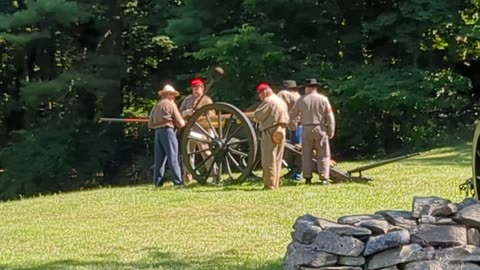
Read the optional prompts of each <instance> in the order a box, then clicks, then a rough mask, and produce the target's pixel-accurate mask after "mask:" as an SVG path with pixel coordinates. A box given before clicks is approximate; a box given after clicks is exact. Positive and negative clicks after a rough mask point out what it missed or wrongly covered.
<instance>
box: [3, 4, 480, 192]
mask: <svg viewBox="0 0 480 270" xmlns="http://www.w3.org/2000/svg"><path fill="white" fill-rule="evenodd" d="M4 6H7V7H9V8H10V9H9V10H8V12H11V11H16V12H14V13H12V14H5V13H2V14H1V15H0V145H2V146H3V145H6V144H9V145H10V146H9V147H8V149H17V148H18V149H23V148H28V145H29V144H33V143H34V142H36V140H44V139H45V140H47V138H48V137H47V135H45V134H43V133H47V130H46V129H41V128H39V127H41V126H42V127H43V126H44V123H45V121H49V123H50V124H49V128H50V130H51V131H57V130H60V131H61V132H60V133H61V134H59V135H53V134H52V135H50V136H51V137H50V139H52V140H54V141H56V142H58V143H57V144H55V149H60V150H55V152H54V153H55V154H52V156H51V157H50V156H48V158H47V159H58V160H60V161H61V162H60V163H59V164H60V165H61V166H60V165H58V166H60V167H61V168H62V170H64V171H65V172H62V171H61V174H63V175H67V174H68V173H66V172H71V171H72V170H76V171H78V170H80V169H78V168H77V167H76V166H75V164H73V162H70V161H68V162H67V161H66V160H69V158H67V157H65V155H70V154H71V152H72V151H73V150H70V148H69V147H70V144H71V142H70V141H69V140H68V139H66V138H68V137H69V136H71V134H72V133H71V132H73V131H71V130H72V129H73V128H72V127H71V126H68V125H65V123H64V121H66V120H67V119H69V121H72V122H73V123H77V121H85V120H89V121H94V120H95V119H96V118H97V117H99V116H107V117H118V116H127V115H132V116H138V117H142V116H146V112H148V110H150V108H151V105H152V103H153V102H154V100H155V98H156V91H157V90H158V88H159V87H162V86H163V85H164V84H165V83H167V82H168V83H173V84H174V85H175V86H176V87H177V88H178V89H182V90H184V89H188V87H187V85H188V79H190V78H191V77H192V76H197V75H208V74H210V73H211V70H212V67H213V66H216V65H220V66H222V67H223V68H224V69H225V75H224V76H223V78H222V80H221V81H219V82H218V83H217V84H216V86H215V87H214V88H213V89H211V90H209V95H211V96H213V98H214V100H218V101H226V102H230V103H232V104H234V105H235V106H238V107H240V108H241V109H244V108H246V107H250V106H251V105H253V104H254V103H255V102H256V100H255V96H254V95H253V94H252V93H254V89H255V85H256V84H257V83H258V82H260V81H268V82H270V83H271V84H272V85H273V86H274V88H277V86H278V85H279V84H280V82H281V81H282V80H284V79H290V78H292V79H297V80H298V81H302V80H303V79H305V78H310V77H315V78H318V79H320V80H322V81H324V82H326V83H327V84H328V86H329V88H328V89H326V91H327V94H328V95H329V97H330V98H331V100H332V103H333V105H334V107H335V108H336V109H337V123H338V127H339V128H338V130H337V138H336V139H335V141H334V146H335V151H334V152H335V153H336V154H345V155H346V156H357V155H377V154H380V155H383V154H389V153H391V152H395V151H399V149H402V151H408V150H410V149H413V148H419V147H426V146H428V145H432V144H435V143H436V142H437V141H440V140H441V139H442V138H445V137H449V136H450V135H451V133H452V132H453V130H464V127H466V126H468V125H469V124H471V122H472V121H473V118H474V115H475V113H477V111H476V110H478V108H476V107H475V106H474V105H475V104H474V101H475V100H474V97H475V95H474V94H472V92H471V91H469V88H470V87H471V86H470V85H468V84H467V83H466V81H465V80H463V79H460V78H458V77H457V76H455V75H453V74H452V73H451V71H450V67H453V66H454V64H455V63H456V62H457V61H458V60H459V59H462V58H467V57H468V58H470V57H471V58H477V57H478V56H479V55H480V45H479V44H480V31H479V27H478V21H479V18H480V4H479V2H478V1H477V0H461V1H448V0H439V1H428V0H405V1H399V0H392V1H353V2H352V1H350V2H349V1H311V0H294V1H287V0H256V1H253V0H232V1H220V0H202V1H197V0H185V1H178V0H172V1H150V0H149V1H136V0H120V1H106V0H100V1H93V0H85V1H78V0H37V1H33V0H31V1H8V0H7V1H1V0H0V7H4ZM12 7H13V9H12ZM5 10H6V9H5ZM2 11H3V10H2ZM207 77H209V76H207ZM208 79H209V80H210V79H211V78H208ZM187 91H188V90H186V91H183V92H184V93H182V94H185V92H187ZM72 125H74V126H75V127H77V124H72ZM78 125H79V124H78ZM97 128H98V127H97V126H95V125H92V126H88V125H87V126H82V129H85V134H83V136H85V138H83V139H82V141H83V140H85V141H87V142H88V141H94V140H95V139H96V137H95V136H97V134H99V133H101V131H100V130H98V129H97ZM102 128H104V129H105V134H104V135H102V136H104V137H105V138H108V139H105V140H107V141H111V142H115V143H116V144H115V145H114V146H112V147H111V148H108V149H109V151H110V150H111V151H112V153H115V154H113V157H114V158H112V159H111V160H109V161H110V162H109V164H107V165H106V166H105V167H104V168H103V170H101V171H103V172H105V175H109V177H110V178H111V179H115V173H116V174H122V173H123V172H122V171H121V170H116V171H115V170H114V169H115V168H114V167H115V166H117V168H119V167H126V168H129V167H130V165H131V164H132V163H135V160H140V159H141V158H138V157H139V156H140V157H142V156H147V154H149V153H148V151H150V150H151V149H150V150H146V149H147V148H146V147H145V146H146V145H147V146H148V145H151V133H150V131H149V130H148V129H147V128H146V127H145V126H143V127H138V126H135V125H120V124H118V125H117V124H116V125H113V124H111V125H103V126H102ZM19 131H20V132H21V133H22V134H24V135H22V136H21V137H20V138H16V136H17V132H19ZM102 132H103V131H102ZM102 134H103V133H102ZM28 136H30V137H28ZM56 136H58V138H57V137H56ZM29 138H30V139H29ZM32 138H33V139H32ZM39 138H40V139H39ZM102 138H103V137H102ZM19 140H20V141H19ZM62 145H63V146H62ZM92 145H93V144H92ZM22 147H23V148H22ZM36 147H37V148H36ZM38 147H40V146H35V147H32V149H31V150H32V151H34V150H35V149H36V150H35V151H38V152H39V153H40V152H41V151H43V150H44V149H43V148H38ZM62 147H64V148H65V149H63V148H62ZM85 148H89V147H88V146H85ZM27 150H28V149H27ZM8 151H10V152H9V153H10V154H12V155H13V158H12V160H19V161H21V162H24V163H28V164H30V163H34V162H35V161H36V160H35V155H34V154H30V155H29V157H30V158H29V159H28V160H27V159H22V157H17V156H16V155H22V151H20V150H19V151H17V152H15V151H13V150H8ZM27 152H28V151H27ZM89 155H90V154H89ZM91 155H92V156H96V155H97V154H96V152H92V153H91ZM98 155H99V156H101V154H98ZM39 156H41V155H40V154H39ZM82 159H83V158H82ZM147 159H148V158H147ZM94 160H95V157H94ZM94 163H95V164H98V163H102V162H94ZM137 163H138V162H137ZM140 163H142V164H148V161H147V162H140ZM62 164H63V165H62ZM1 166H2V168H4V167H6V166H7V165H6V164H1ZM8 166H12V167H13V168H16V169H14V170H10V168H6V169H8V171H11V172H10V173H11V174H12V173H13V172H15V171H18V168H19V167H20V166H16V165H14V164H10V163H8ZM52 166H53V165H52ZM58 166H57V167H58ZM85 166H86V167H91V166H90V165H88V166H87V165H85ZM92 166H93V165H92ZM82 167H84V166H82ZM93 167H98V166H96V165H95V166H93ZM142 167H148V166H146V165H145V166H144V165H142ZM47 168H49V167H47ZM49 170H50V169H49ZM29 177H30V180H28V181H30V182H34V179H38V178H35V177H36V176H35V175H34V174H30V175H28V177H27V175H26V174H25V175H23V176H22V179H23V180H25V181H24V182H25V183H26V182H28V181H27V178H29ZM48 177H50V176H47V178H48ZM59 178H60V176H59V177H58V179H59ZM80 178H81V177H79V178H77V179H78V180H79V181H83V180H85V179H89V178H90V176H87V177H86V178H85V179H80ZM6 179H7V178H3V181H7V180H6ZM48 179H50V180H51V178H48ZM48 179H47V180H46V181H50V180H48ZM66 179H67V180H65V181H66V182H65V185H62V186H57V187H54V188H52V189H50V188H49V187H47V188H46V189H43V186H44V185H37V186H36V188H35V189H36V190H37V191H41V190H53V189H55V188H62V189H67V188H68V185H69V184H68V183H69V182H68V181H69V179H70V178H68V177H67V178H66ZM23 180H22V181H23ZM8 181H13V180H12V179H10V180H8ZM35 181H40V180H35ZM5 183H6V182H5ZM75 185H76V184H72V185H71V186H72V187H73V186H75ZM13 186H15V185H13ZM15 190H19V191H20V192H21V193H26V192H24V191H21V189H16V188H15Z"/></svg>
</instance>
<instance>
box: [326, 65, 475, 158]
mask: <svg viewBox="0 0 480 270" xmlns="http://www.w3.org/2000/svg"><path fill="white" fill-rule="evenodd" d="M329 83H330V87H331V89H332V90H331V92H329V93H328V94H329V96H331V99H332V103H333V106H334V107H335V108H336V111H337V113H336V114H337V118H338V120H337V121H338V131H337V134H338V138H337V141H338V142H339V143H338V145H337V148H338V149H342V150H340V151H341V152H342V151H343V152H348V151H349V150H350V151H351V152H353V153H356V154H357V155H358V154H361V153H377V154H383V155H384V154H385V153H391V152H394V151H399V150H401V149H402V148H405V147H413V146H416V147H425V146H428V145H432V144H434V143H435V141H436V139H438V138H443V137H444V135H445V134H448V133H449V132H450V131H451V130H455V129H457V128H463V126H462V123H465V122H466V123H471V122H472V121H473V116H470V117H469V118H468V120H467V119H463V118H462V117H463V115H461V114H459V113H458V112H460V111H462V108H463V109H467V108H464V104H467V103H468V102H467V100H466V99H465V97H464V96H462V95H460V94H459V92H458V89H465V88H466V87H467V85H468V84H467V82H466V81H465V80H464V79H462V78H460V77H459V76H458V75H455V74H452V73H451V72H449V71H440V72H438V73H433V72H425V71H422V70H418V69H411V68H402V69H398V68H397V69H392V68H388V67H381V66H380V67H379V66H359V67H355V68H353V69H351V70H349V71H346V72H345V73H344V77H343V78H335V79H334V80H331V81H329ZM347 149H349V150H347Z"/></svg>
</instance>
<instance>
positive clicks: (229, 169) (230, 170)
mask: <svg viewBox="0 0 480 270" xmlns="http://www.w3.org/2000/svg"><path fill="white" fill-rule="evenodd" d="M230 155H231V154H230V153H228V154H227V155H226V156H225V166H226V167H227V172H228V175H229V176H230V178H232V179H233V173H232V167H230V162H228V159H229V157H230Z"/></svg>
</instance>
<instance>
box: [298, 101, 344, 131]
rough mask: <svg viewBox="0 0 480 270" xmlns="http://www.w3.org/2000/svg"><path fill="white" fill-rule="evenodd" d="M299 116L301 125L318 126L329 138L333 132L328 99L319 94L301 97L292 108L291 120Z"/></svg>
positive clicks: (333, 120)
mask: <svg viewBox="0 0 480 270" xmlns="http://www.w3.org/2000/svg"><path fill="white" fill-rule="evenodd" d="M298 116H300V118H301V123H302V125H304V126H305V125H307V126H308V125H320V126H322V129H325V131H327V134H328V135H329V136H330V135H331V134H332V132H333V131H334V130H335V118H334V116H333V111H332V106H331V105H330V101H329V100H328V98H327V97H326V96H324V95H322V94H319V93H310V94H308V95H305V96H303V97H301V98H300V99H299V100H298V101H297V103H296V104H295V107H294V108H293V111H292V114H291V115H290V117H291V119H295V118H296V117H298Z"/></svg>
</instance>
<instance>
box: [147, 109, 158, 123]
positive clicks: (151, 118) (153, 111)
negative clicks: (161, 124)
mask: <svg viewBox="0 0 480 270" xmlns="http://www.w3.org/2000/svg"><path fill="white" fill-rule="evenodd" d="M156 108H157V105H155V106H153V108H152V110H151V111H150V115H149V116H148V127H149V128H153V127H154V125H155V123H154V122H153V115H154V114H155V109H156Z"/></svg>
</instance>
